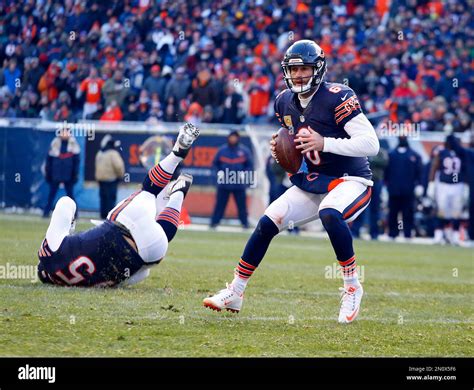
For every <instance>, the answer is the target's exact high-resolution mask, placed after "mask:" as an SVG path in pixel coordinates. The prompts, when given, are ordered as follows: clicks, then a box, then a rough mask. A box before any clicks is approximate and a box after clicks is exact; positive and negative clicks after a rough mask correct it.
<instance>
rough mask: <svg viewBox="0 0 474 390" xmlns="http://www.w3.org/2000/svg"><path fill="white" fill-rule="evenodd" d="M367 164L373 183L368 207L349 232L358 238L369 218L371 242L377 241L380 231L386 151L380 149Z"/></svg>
mask: <svg viewBox="0 0 474 390" xmlns="http://www.w3.org/2000/svg"><path fill="white" fill-rule="evenodd" d="M369 163H370V169H371V170H372V181H373V182H374V185H373V186H372V197H371V199H370V204H369V206H368V207H367V208H366V209H365V210H364V211H363V212H362V214H361V215H359V216H358V217H357V219H356V220H355V221H354V222H353V223H352V226H351V231H352V235H353V236H354V237H355V238H359V236H360V228H361V227H362V225H363V223H364V220H365V219H366V216H369V227H370V228H369V231H370V238H371V239H372V240H377V238H378V236H379V230H380V228H379V221H380V204H381V197H380V195H381V193H382V188H383V182H384V175H385V170H386V168H387V165H388V153H387V150H386V149H385V148H382V147H381V148H380V150H379V153H378V154H377V155H376V156H375V157H369Z"/></svg>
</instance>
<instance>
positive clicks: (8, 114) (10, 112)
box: [0, 97, 16, 118]
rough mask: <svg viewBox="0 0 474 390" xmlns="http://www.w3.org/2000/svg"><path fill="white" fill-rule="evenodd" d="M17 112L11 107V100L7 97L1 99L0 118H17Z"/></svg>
mask: <svg viewBox="0 0 474 390" xmlns="http://www.w3.org/2000/svg"><path fill="white" fill-rule="evenodd" d="M15 117H16V112H15V110H14V109H13V108H12V107H10V101H9V99H8V98H7V97H4V98H3V99H2V100H1V105H0V118H15Z"/></svg>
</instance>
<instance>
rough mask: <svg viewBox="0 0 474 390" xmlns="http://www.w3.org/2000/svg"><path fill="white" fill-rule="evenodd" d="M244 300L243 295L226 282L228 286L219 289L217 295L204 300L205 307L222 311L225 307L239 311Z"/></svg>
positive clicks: (228, 309)
mask: <svg viewBox="0 0 474 390" xmlns="http://www.w3.org/2000/svg"><path fill="white" fill-rule="evenodd" d="M243 300H244V297H243V295H239V294H237V293H236V292H235V291H234V290H231V289H230V288H229V285H228V284H227V283H226V288H225V289H223V290H221V291H219V292H218V293H217V294H216V295H213V296H212V297H209V298H206V299H204V301H203V305H204V307H208V308H209V309H212V310H216V311H221V310H223V309H225V310H227V311H231V312H233V313H238V312H239V311H240V309H241V308H242V302H243Z"/></svg>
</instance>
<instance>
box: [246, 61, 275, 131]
mask: <svg viewBox="0 0 474 390" xmlns="http://www.w3.org/2000/svg"><path fill="white" fill-rule="evenodd" d="M246 90H247V93H248V95H249V112H248V114H249V121H250V122H254V123H262V122H265V121H266V119H267V111H268V105H269V103H270V79H269V78H268V77H267V76H265V75H264V74H263V73H262V68H261V66H259V65H258V66H256V67H255V69H254V74H253V75H252V77H251V78H250V79H248V80H247V85H246Z"/></svg>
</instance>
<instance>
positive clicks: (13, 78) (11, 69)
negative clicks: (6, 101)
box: [3, 58, 21, 95]
mask: <svg viewBox="0 0 474 390" xmlns="http://www.w3.org/2000/svg"><path fill="white" fill-rule="evenodd" d="M3 77H4V78H5V85H6V86H7V87H8V90H9V91H10V93H11V94H12V95H15V92H16V89H17V88H20V86H21V70H20V69H19V68H18V64H17V62H16V59H15V58H12V59H11V60H10V61H9V62H8V67H7V69H5V70H4V72H3Z"/></svg>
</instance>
